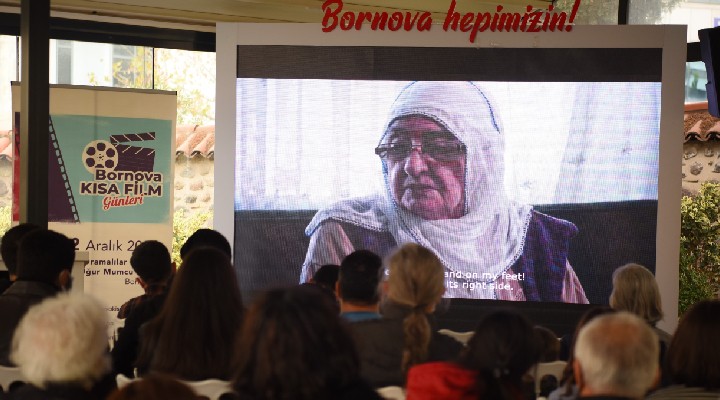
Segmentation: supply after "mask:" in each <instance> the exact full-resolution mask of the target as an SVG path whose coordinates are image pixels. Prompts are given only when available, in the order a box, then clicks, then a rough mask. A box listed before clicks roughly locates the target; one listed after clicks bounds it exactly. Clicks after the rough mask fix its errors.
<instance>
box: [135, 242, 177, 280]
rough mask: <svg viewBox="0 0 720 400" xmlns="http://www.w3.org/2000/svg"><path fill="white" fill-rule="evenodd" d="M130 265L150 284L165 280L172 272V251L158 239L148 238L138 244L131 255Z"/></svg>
mask: <svg viewBox="0 0 720 400" xmlns="http://www.w3.org/2000/svg"><path fill="white" fill-rule="evenodd" d="M130 266H132V269H133V270H134V271H135V273H136V274H138V276H139V277H140V278H141V279H142V280H143V281H145V282H146V283H149V284H151V283H162V282H165V281H166V280H167V279H168V278H170V274H171V273H172V261H171V260H170V253H169V252H168V249H167V247H165V245H164V244H162V243H160V242H158V241H157V240H146V241H144V242H142V243H140V244H139V245H137V246H136V247H135V250H133V252H132V255H131V256H130Z"/></svg>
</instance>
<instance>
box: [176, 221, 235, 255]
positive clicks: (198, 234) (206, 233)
mask: <svg viewBox="0 0 720 400" xmlns="http://www.w3.org/2000/svg"><path fill="white" fill-rule="evenodd" d="M199 247H213V248H215V249H217V250H220V251H221V252H223V253H224V254H225V255H226V256H227V257H228V258H232V248H231V247H230V242H228V240H227V239H226V238H225V236H223V235H222V233H220V232H218V231H216V230H213V229H206V228H203V229H198V230H196V231H195V232H194V233H193V234H192V235H190V237H189V238H187V240H186V241H185V243H183V245H182V247H180V258H182V259H183V260H185V256H186V255H187V254H188V253H190V251H191V250H193V249H197V248H199Z"/></svg>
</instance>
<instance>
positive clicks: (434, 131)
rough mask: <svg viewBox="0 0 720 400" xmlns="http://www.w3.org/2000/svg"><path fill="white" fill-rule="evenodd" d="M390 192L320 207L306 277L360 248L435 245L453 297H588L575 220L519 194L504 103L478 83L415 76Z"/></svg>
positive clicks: (396, 132) (385, 157) (395, 125)
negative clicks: (507, 170)
mask: <svg viewBox="0 0 720 400" xmlns="http://www.w3.org/2000/svg"><path fill="white" fill-rule="evenodd" d="M375 153H376V154H377V155H378V156H379V157H380V159H381V162H382V168H383V178H384V181H385V187H386V191H385V193H383V194H382V195H379V196H374V197H370V198H360V199H349V200H344V201H341V202H339V203H337V204H334V205H333V206H331V207H329V208H327V209H324V210H320V211H319V212H318V213H317V214H316V215H315V217H314V218H313V220H312V221H311V222H310V225H309V226H308V227H307V229H306V234H308V235H309V236H310V246H309V248H308V252H307V255H306V259H305V263H304V264H303V268H302V275H301V278H300V279H301V281H303V282H304V281H306V280H307V279H308V277H309V276H312V273H313V272H314V271H315V270H316V269H317V268H318V267H319V266H320V265H323V264H331V263H339V262H340V261H341V260H342V258H343V257H344V256H345V255H347V254H350V253H351V252H352V251H354V250H356V249H362V248H364V249H368V250H371V251H374V252H376V253H377V254H380V255H381V256H385V255H387V254H389V253H390V252H391V251H392V249H394V248H395V247H397V246H398V245H400V244H403V243H407V242H414V243H418V244H420V245H422V246H424V247H427V248H429V249H431V250H433V251H434V252H435V253H436V254H437V255H438V257H439V258H440V260H441V261H442V263H443V265H444V267H445V280H446V286H447V293H446V296H447V297H456V298H458V297H459V298H480V299H488V298H489V299H502V300H519V301H522V300H533V301H558V302H569V303H587V298H586V297H585V293H584V291H583V288H582V286H581V284H580V282H579V280H578V278H577V276H576V274H575V272H574V271H573V269H572V267H571V266H570V264H569V263H568V261H567V254H568V247H569V240H570V238H571V237H572V236H574V235H575V234H576V233H577V228H576V227H575V225H573V224H572V223H570V222H568V221H564V220H560V219H556V218H553V217H550V216H547V215H544V214H541V213H539V212H537V211H534V210H533V209H532V207H531V206H529V205H522V204H516V203H515V202H513V201H512V200H510V199H509V198H508V197H507V195H506V193H505V189H504V187H503V180H504V163H503V157H504V137H503V130H502V124H501V122H500V120H499V117H498V115H497V110H496V109H495V108H494V107H493V106H492V104H491V103H490V101H489V100H488V98H487V96H486V95H485V93H483V92H482V91H481V90H480V89H479V88H478V87H477V86H475V85H474V84H473V83H471V82H414V83H412V84H410V85H408V86H407V87H405V88H404V89H403V90H402V92H401V93H400V95H399V96H398V98H397V99H396V100H395V102H394V104H393V106H392V108H391V110H390V116H389V119H388V123H387V125H386V128H385V130H384V132H383V134H382V136H381V138H380V143H379V145H378V147H377V148H376V149H375Z"/></svg>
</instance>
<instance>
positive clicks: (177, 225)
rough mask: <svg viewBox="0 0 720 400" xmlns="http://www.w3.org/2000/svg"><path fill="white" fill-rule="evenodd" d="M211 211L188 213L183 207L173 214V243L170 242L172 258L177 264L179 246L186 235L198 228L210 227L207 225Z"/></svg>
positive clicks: (178, 262)
mask: <svg viewBox="0 0 720 400" xmlns="http://www.w3.org/2000/svg"><path fill="white" fill-rule="evenodd" d="M212 215H213V214H212V211H205V212H199V213H192V214H191V213H188V212H186V211H185V210H184V209H179V210H177V211H175V214H173V243H172V254H171V255H172V260H173V262H175V263H176V264H177V265H178V266H180V263H181V262H182V259H181V258H180V248H181V247H182V245H183V244H184V243H185V241H186V240H187V238H188V237H190V235H192V234H193V233H194V232H195V231H196V230H198V229H200V228H211V227H210V226H207V224H208V222H209V221H210V220H211V219H212Z"/></svg>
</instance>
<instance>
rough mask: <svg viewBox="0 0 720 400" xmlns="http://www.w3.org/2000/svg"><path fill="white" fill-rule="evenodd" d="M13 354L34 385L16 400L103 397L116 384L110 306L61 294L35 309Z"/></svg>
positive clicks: (19, 331)
mask: <svg viewBox="0 0 720 400" xmlns="http://www.w3.org/2000/svg"><path fill="white" fill-rule="evenodd" d="M23 245H24V243H23ZM21 260H22V259H21ZM21 266H22V264H21ZM11 358H12V360H13V361H14V362H15V363H16V364H17V365H18V367H19V368H20V372H21V373H22V375H23V376H24V377H25V379H26V381H27V382H28V383H29V385H25V386H21V387H20V388H18V389H16V390H15V391H13V392H11V394H10V399H14V400H35V399H38V400H40V399H43V400H46V399H53V400H77V399H83V400H95V399H98V400H100V399H105V398H106V397H107V395H108V393H110V392H111V391H112V390H113V389H114V388H115V378H114V376H113V375H112V374H110V373H109V372H110V357H109V356H108V354H107V317H106V313H105V309H104V308H103V306H102V305H101V304H100V302H99V301H97V300H95V299H94V298H92V297H90V296H87V295H79V294H73V295H70V294H60V295H58V296H56V297H53V298H48V299H46V300H44V301H43V302H42V303H40V304H38V305H36V306H34V307H32V308H30V310H29V311H28V312H27V313H26V314H25V316H24V317H23V319H22V321H21V322H20V324H19V325H18V327H17V330H16V332H15V336H14V338H13V345H12V354H11Z"/></svg>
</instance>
